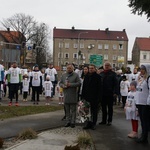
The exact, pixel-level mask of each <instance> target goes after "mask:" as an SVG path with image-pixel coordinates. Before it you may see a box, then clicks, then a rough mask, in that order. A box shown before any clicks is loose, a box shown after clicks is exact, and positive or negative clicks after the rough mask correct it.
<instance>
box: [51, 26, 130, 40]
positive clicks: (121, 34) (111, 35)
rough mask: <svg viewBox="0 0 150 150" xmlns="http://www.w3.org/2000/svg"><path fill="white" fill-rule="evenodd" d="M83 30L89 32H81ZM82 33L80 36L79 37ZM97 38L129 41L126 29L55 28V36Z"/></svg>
mask: <svg viewBox="0 0 150 150" xmlns="http://www.w3.org/2000/svg"><path fill="white" fill-rule="evenodd" d="M81 32H88V33H83V34H80V33H81ZM79 34H80V37H79ZM78 37H79V38H81V39H82V38H84V39H95V40H121V41H128V37H127V34H126V31H125V30H123V31H110V30H109V29H106V30H76V29H57V28H54V29H53V38H64V39H65V38H68V39H70V38H72V39H78Z"/></svg>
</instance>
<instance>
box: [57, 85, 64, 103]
mask: <svg viewBox="0 0 150 150" xmlns="http://www.w3.org/2000/svg"><path fill="white" fill-rule="evenodd" d="M56 89H57V92H58V97H59V103H58V104H59V105H61V104H62V105H63V104H64V93H63V88H61V87H60V86H59V83H58V84H57V88H56Z"/></svg>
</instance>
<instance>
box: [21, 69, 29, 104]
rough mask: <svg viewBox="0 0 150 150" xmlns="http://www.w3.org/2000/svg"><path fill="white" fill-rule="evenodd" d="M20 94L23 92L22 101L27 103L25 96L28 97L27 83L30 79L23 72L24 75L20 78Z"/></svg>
mask: <svg viewBox="0 0 150 150" xmlns="http://www.w3.org/2000/svg"><path fill="white" fill-rule="evenodd" d="M22 78H23V79H22V92H23V101H24V102H25V101H28V100H27V96H28V91H29V82H30V79H29V77H28V73H27V72H24V75H23V77H22Z"/></svg>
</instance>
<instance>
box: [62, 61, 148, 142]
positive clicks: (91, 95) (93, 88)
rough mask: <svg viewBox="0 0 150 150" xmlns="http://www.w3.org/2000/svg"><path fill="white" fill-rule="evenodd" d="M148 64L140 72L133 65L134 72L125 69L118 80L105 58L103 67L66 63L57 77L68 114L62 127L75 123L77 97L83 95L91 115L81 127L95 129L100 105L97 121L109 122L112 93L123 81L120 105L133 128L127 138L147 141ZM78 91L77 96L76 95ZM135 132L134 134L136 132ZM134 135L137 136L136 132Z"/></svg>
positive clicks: (115, 91) (115, 93)
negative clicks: (59, 77)
mask: <svg viewBox="0 0 150 150" xmlns="http://www.w3.org/2000/svg"><path fill="white" fill-rule="evenodd" d="M149 70H150V65H142V66H141V67H140V71H139V73H137V70H136V69H135V70H134V71H135V72H134V73H132V77H131V71H128V70H127V71H126V72H125V73H124V75H121V78H120V79H121V80H120V81H119V80H118V78H117V76H118V74H117V73H116V72H114V71H113V69H112V67H111V64H110V63H109V62H105V63H104V66H103V70H101V68H100V70H97V69H96V67H95V65H93V64H90V65H89V66H85V67H83V70H82V73H81V69H78V70H75V69H74V66H73V65H72V64H68V65H67V70H66V73H64V74H63V75H62V77H61V79H60V84H59V85H60V87H62V88H63V91H64V104H65V112H66V118H67V124H65V127H69V126H71V127H72V128H73V127H75V118H76V105H77V103H78V98H81V99H84V100H86V101H87V102H89V103H90V112H91V118H90V121H88V122H87V123H86V124H85V126H84V127H83V128H84V129H92V130H95V129H96V124H97V119H98V112H99V108H100V106H101V109H102V121H101V122H100V123H99V125H107V126H110V125H111V124H112V120H113V104H114V97H115V98H116V97H118V99H119V94H120V92H118V89H120V91H121V90H123V88H125V86H124V87H123V85H122V84H123V83H121V82H124V81H126V80H128V83H127V86H128V88H127V95H122V98H123V99H122V102H123V108H124V109H125V112H126V118H127V119H129V120H131V123H132V129H133V131H132V132H131V133H130V134H128V137H130V138H135V137H136V138H137V140H136V141H137V142H138V143H147V142H148V129H149V126H150V124H149V123H150V94H149V87H150V79H149V77H148V76H149V75H150V72H149ZM78 95H79V96H78ZM139 118H140V121H141V127H142V134H141V136H140V137H139V138H138V134H137V132H138V131H137V129H138V120H139ZM135 133H136V134H135ZM135 135H136V136H135Z"/></svg>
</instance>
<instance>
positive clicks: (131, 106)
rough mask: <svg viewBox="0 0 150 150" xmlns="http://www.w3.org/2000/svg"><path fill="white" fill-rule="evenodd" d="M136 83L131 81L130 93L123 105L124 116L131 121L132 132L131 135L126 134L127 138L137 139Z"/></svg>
mask: <svg viewBox="0 0 150 150" xmlns="http://www.w3.org/2000/svg"><path fill="white" fill-rule="evenodd" d="M136 85H137V82H136V81H132V82H131V83H130V92H129V93H128V96H127V101H126V104H125V107H124V109H125V114H126V119H127V120H131V124H132V131H131V133H129V134H128V137H129V138H137V137H138V120H139V117H138V113H137V108H136V99H135V95H136Z"/></svg>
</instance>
